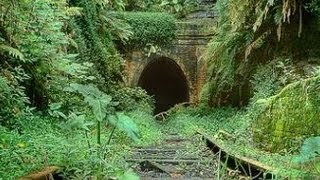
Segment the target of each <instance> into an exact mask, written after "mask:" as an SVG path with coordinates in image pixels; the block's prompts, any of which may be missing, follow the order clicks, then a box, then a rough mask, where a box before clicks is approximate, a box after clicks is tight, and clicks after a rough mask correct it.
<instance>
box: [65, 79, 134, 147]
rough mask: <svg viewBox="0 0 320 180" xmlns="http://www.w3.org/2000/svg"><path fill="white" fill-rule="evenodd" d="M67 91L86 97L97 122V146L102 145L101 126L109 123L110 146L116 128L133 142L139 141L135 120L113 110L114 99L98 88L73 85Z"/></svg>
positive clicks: (85, 99)
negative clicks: (111, 127) (111, 128)
mask: <svg viewBox="0 0 320 180" xmlns="http://www.w3.org/2000/svg"><path fill="white" fill-rule="evenodd" d="M66 90H68V91H71V92H78V93H80V94H81V95H82V96H83V97H84V101H85V102H86V103H87V104H88V105H89V107H90V108H91V110H92V113H93V115H94V117H95V120H96V125H97V144H98V145H101V124H102V123H103V122H107V123H109V124H110V125H112V126H113V130H112V132H111V133H110V136H109V140H108V144H109V143H110V141H111V138H112V136H113V133H114V131H115V129H116V128H118V129H119V130H121V131H123V132H125V133H126V134H127V135H128V136H129V137H130V138H132V139H133V140H138V139H139V130H138V128H137V126H136V124H135V123H134V122H133V120H132V119H131V118H130V117H128V116H126V115H125V114H124V113H117V112H114V111H113V110H112V108H111V107H112V106H114V105H116V104H117V103H115V102H112V97H111V96H110V95H107V94H105V93H103V92H101V91H100V90H99V89H98V88H97V87H96V86H94V85H92V84H89V85H82V84H71V85H70V87H69V88H67V89H66Z"/></svg>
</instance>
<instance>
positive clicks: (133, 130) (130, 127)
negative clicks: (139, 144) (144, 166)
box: [108, 113, 140, 141]
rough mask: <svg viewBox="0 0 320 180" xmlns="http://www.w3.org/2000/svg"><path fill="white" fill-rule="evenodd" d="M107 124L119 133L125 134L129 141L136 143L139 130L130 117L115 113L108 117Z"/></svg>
mask: <svg viewBox="0 0 320 180" xmlns="http://www.w3.org/2000/svg"><path fill="white" fill-rule="evenodd" d="M108 121H109V123H110V124H111V125H112V126H114V127H117V129H119V130H120V131H123V132H125V133H126V134H127V135H128V136H129V137H130V138H131V139H133V140H134V141H138V140H139V138H140V135H139V129H138V127H137V125H136V124H135V123H134V122H133V121H132V119H131V118H130V117H128V116H127V115H125V114H124V113H116V114H115V115H110V116H109V117H108Z"/></svg>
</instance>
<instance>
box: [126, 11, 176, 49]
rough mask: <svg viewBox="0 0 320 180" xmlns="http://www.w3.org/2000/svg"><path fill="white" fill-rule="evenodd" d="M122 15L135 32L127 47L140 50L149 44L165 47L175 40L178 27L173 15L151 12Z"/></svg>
mask: <svg viewBox="0 0 320 180" xmlns="http://www.w3.org/2000/svg"><path fill="white" fill-rule="evenodd" d="M121 15H122V16H123V17H124V18H125V20H126V21H127V23H128V24H129V25H130V26H131V27H132V31H133V36H131V38H130V39H129V41H128V46H126V47H133V48H140V47H145V46H146V45H148V44H152V45H157V46H163V45H167V44H170V43H171V42H172V41H173V40H174V38H175V31H176V25H175V18H174V17H173V16H172V15H169V14H166V13H149V12H126V13H123V14H121Z"/></svg>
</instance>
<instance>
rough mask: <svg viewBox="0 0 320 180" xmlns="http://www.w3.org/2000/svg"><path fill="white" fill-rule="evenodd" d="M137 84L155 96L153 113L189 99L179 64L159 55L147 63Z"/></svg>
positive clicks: (186, 85) (184, 78)
mask: <svg viewBox="0 0 320 180" xmlns="http://www.w3.org/2000/svg"><path fill="white" fill-rule="evenodd" d="M138 86H140V87H142V88H143V89H145V90H146V91H147V93H148V94H149V95H152V96H154V98H155V101H156V102H155V103H156V104H155V114H157V113H160V112H163V111H166V110H168V109H170V108H171V107H173V106H174V105H176V104H178V103H182V102H188V101H189V86H188V82H187V78H186V76H185V74H184V72H183V71H182V69H181V68H180V66H179V65H178V64H177V63H176V62H175V61H173V60H172V59H170V58H166V57H160V58H156V59H153V60H152V61H151V62H149V63H148V64H147V66H146V67H145V68H144V70H143V71H142V73H141V76H140V78H139V82H138Z"/></svg>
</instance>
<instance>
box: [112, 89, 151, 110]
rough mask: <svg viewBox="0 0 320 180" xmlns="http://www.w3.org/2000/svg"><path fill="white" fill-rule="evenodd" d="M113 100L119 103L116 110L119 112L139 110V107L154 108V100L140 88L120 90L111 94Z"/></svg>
mask: <svg viewBox="0 0 320 180" xmlns="http://www.w3.org/2000/svg"><path fill="white" fill-rule="evenodd" d="M113 99H114V101H116V102H118V103H119V105H118V106H117V109H118V110H120V111H132V110H136V109H139V107H140V108H141V107H142V108H144V107H146V106H150V107H152V106H154V99H153V98H152V97H150V96H149V95H148V94H147V92H146V91H145V90H144V89H142V88H140V87H135V88H129V87H124V88H121V89H119V90H117V91H116V92H114V93H113Z"/></svg>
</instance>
